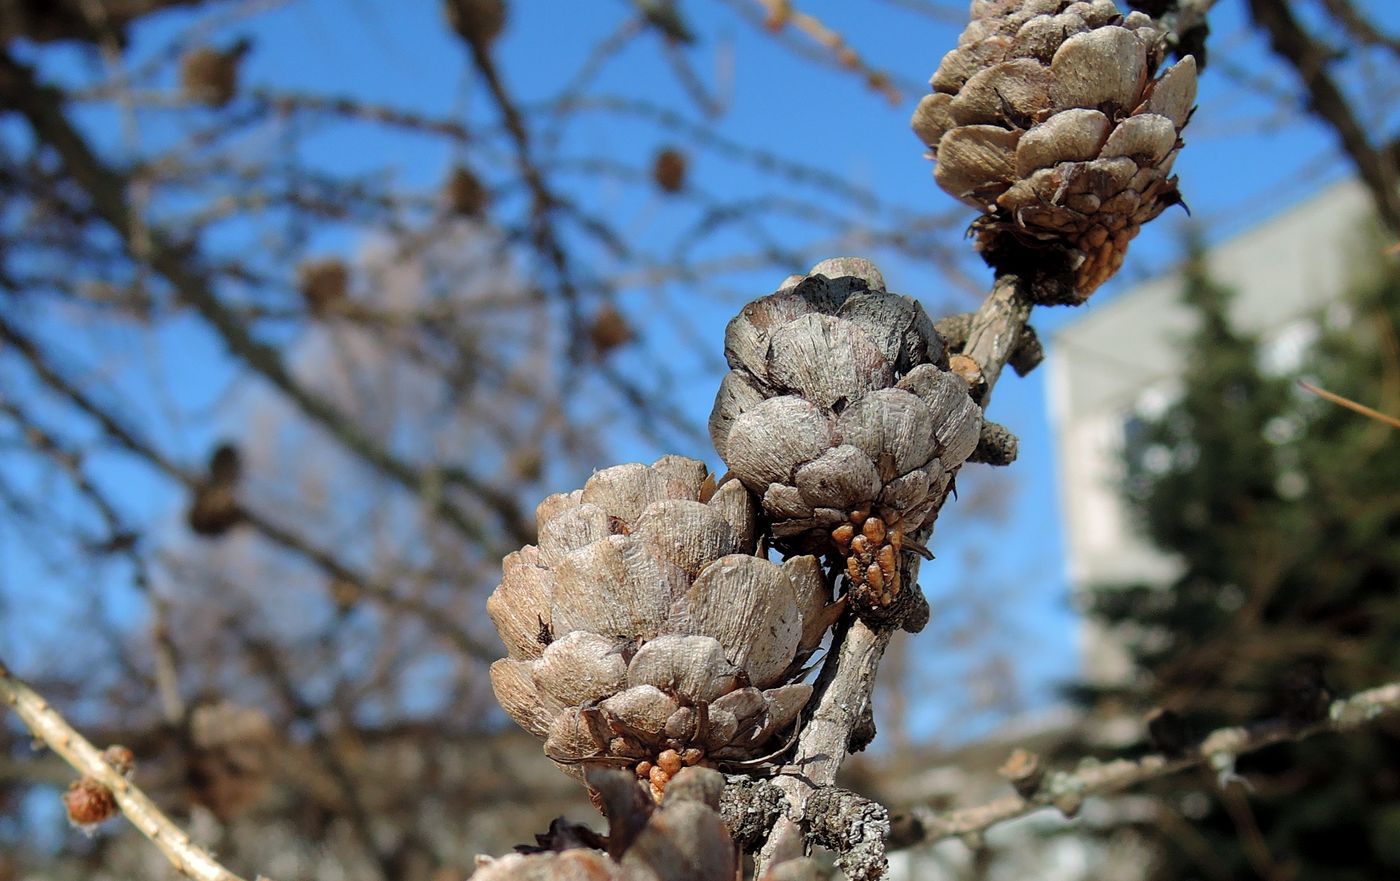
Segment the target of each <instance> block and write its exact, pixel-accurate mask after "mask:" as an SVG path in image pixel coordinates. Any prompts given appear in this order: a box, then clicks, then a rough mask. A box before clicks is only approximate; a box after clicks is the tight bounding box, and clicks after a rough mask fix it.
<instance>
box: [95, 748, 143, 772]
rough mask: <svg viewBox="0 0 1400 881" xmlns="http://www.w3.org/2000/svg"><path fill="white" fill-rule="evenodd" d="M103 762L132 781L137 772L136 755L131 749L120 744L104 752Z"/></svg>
mask: <svg viewBox="0 0 1400 881" xmlns="http://www.w3.org/2000/svg"><path fill="white" fill-rule="evenodd" d="M102 761H104V762H106V763H107V764H108V765H110V766H111V768H112V770H113V771H116V772H117V773H118V774H120V775H122V776H123V777H126V778H128V779H130V777H131V775H132V774H133V773H134V772H135V771H136V753H134V752H132V751H131V749H130V747H125V746H122V745H120V744H115V743H114V744H112V745H111V746H109V747H107V748H106V749H104V750H103V751H102Z"/></svg>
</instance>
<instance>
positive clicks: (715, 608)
mask: <svg viewBox="0 0 1400 881" xmlns="http://www.w3.org/2000/svg"><path fill="white" fill-rule="evenodd" d="M702 499H704V500H703V501H702ZM536 518H537V520H538V525H539V544H538V546H535V545H528V546H526V547H524V548H522V549H521V550H520V551H518V552H516V553H513V554H511V555H510V556H508V557H506V559H505V561H504V566H503V568H504V573H503V574H504V577H503V578H502V581H501V584H500V586H499V587H497V588H496V590H495V592H493V593H492V594H491V597H490V599H489V600H488V601H487V611H488V612H489V613H490V615H491V618H492V620H493V621H494V622H495V624H496V629H497V631H498V632H499V633H500V636H501V640H502V641H503V642H504V643H505V644H506V648H507V649H508V650H509V657H507V658H504V659H502V660H500V661H497V662H496V663H495V664H493V665H492V666H491V683H492V686H493V687H494V688H495V691H496V697H497V700H498V701H499V702H500V704H501V706H502V707H504V708H505V710H506V712H507V713H508V714H509V715H510V717H511V718H512V719H514V720H515V721H516V722H517V723H518V724H519V725H520V726H521V727H522V728H524V729H525V730H527V731H529V732H530V733H532V734H534V735H535V736H536V737H539V738H540V739H542V740H544V742H545V743H544V749H545V753H546V754H547V755H548V756H549V757H550V758H551V759H553V760H554V761H555V762H556V763H558V764H559V765H560V767H562V768H564V769H565V770H566V771H568V772H569V773H571V774H573V775H574V776H576V777H578V778H580V779H582V778H583V776H584V772H585V770H586V769H587V768H590V767H618V768H625V769H628V770H630V771H632V772H633V774H634V779H641V780H643V781H644V782H645V783H646V785H647V787H648V788H649V789H650V791H651V792H652V794H653V796H654V797H656V798H658V799H659V798H660V797H661V796H662V794H663V793H664V792H665V791H666V786H667V783H668V782H669V781H670V779H671V778H672V777H674V776H676V774H677V773H679V772H680V770H681V769H682V768H686V767H693V766H709V767H720V768H725V767H729V766H731V765H733V766H745V765H744V764H743V763H748V762H752V761H754V760H757V759H760V758H763V757H768V756H771V754H772V753H773V751H774V748H775V747H776V746H778V745H780V744H782V743H783V742H784V741H783V738H782V737H781V735H782V734H783V733H784V732H785V731H787V730H788V729H789V728H790V727H791V726H792V725H793V723H794V721H795V720H796V719H797V716H798V714H799V713H800V712H801V711H802V708H803V707H804V706H805V705H806V703H807V699H808V698H809V697H810V696H811V693H812V687H811V686H810V685H808V684H806V683H803V682H801V681H799V680H800V678H801V674H802V669H803V662H804V661H805V660H806V659H807V658H808V657H809V656H810V655H811V653H812V652H813V651H814V650H815V649H816V647H817V645H818V643H820V641H821V639H822V636H823V633H824V631H825V629H826V625H827V623H829V621H830V619H831V615H830V614H829V613H828V604H829V603H830V599H831V597H830V589H829V587H828V586H827V583H826V580H825V578H824V577H823V575H822V571H821V567H820V565H819V564H818V562H817V561H816V559H814V558H812V557H795V558H793V559H790V560H788V561H786V562H785V563H782V564H778V563H774V562H771V561H769V560H767V559H765V558H763V557H760V556H757V553H758V551H759V547H760V541H759V534H758V529H757V504H756V500H755V499H754V498H753V496H752V495H750V493H749V491H748V490H747V489H745V487H744V486H743V484H741V483H739V482H738V481H729V482H727V483H725V484H723V485H721V486H719V487H718V488H717V489H716V488H715V486H714V481H713V478H712V477H711V476H710V475H709V474H708V473H707V472H706V469H705V466H704V464H703V463H701V462H697V461H695V460H693V459H685V458H682V457H679V456H667V457H665V458H662V459H659V460H657V461H656V462H654V463H652V464H651V465H638V464H634V465H619V466H617V467H614V468H608V469H606V470H604V471H599V472H598V473H596V474H594V475H593V477H592V478H591V479H590V480H589V481H588V483H587V484H586V485H585V486H584V488H583V489H581V490H576V491H574V492H572V493H561V494H558V495H554V496H550V497H549V498H547V499H545V500H544V501H543V502H541V503H540V505H539V507H538V509H537V510H536Z"/></svg>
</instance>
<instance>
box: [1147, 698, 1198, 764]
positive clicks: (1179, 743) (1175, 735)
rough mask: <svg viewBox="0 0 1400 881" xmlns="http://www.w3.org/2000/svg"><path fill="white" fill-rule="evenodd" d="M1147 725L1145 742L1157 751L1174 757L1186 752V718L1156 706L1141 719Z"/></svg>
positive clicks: (1187, 740)
mask: <svg viewBox="0 0 1400 881" xmlns="http://www.w3.org/2000/svg"><path fill="white" fill-rule="evenodd" d="M1143 722H1144V724H1145V725H1146V726H1147V744H1148V746H1150V747H1152V748H1153V749H1155V750H1157V752H1159V753H1162V754H1163V755H1166V756H1169V757H1176V756H1179V755H1181V754H1182V753H1184V752H1186V747H1187V745H1188V744H1189V743H1190V735H1189V732H1188V731H1187V730H1186V720H1184V719H1182V718H1181V716H1180V715H1178V714H1177V713H1175V712H1174V711H1172V710H1168V709H1166V708H1164V707H1156V708H1154V709H1153V710H1151V711H1150V712H1148V714H1147V716H1146V717H1145V718H1144V719H1143Z"/></svg>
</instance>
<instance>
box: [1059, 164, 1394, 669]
mask: <svg viewBox="0 0 1400 881" xmlns="http://www.w3.org/2000/svg"><path fill="white" fill-rule="evenodd" d="M1369 214H1370V203H1369V201H1368V197H1367V195H1366V192H1365V190H1364V189H1363V188H1362V187H1361V186H1360V185H1359V184H1357V183H1355V182H1353V181H1347V182H1344V183H1340V184H1337V185H1334V186H1332V187H1329V188H1328V189H1326V190H1323V191H1322V192H1320V193H1319V194H1317V195H1316V196H1314V197H1312V198H1311V199H1309V200H1307V201H1305V202H1303V203H1301V204H1299V205H1297V206H1295V207H1293V208H1292V209H1290V210H1288V211H1286V212H1284V213H1283V214H1280V215H1278V216H1277V217H1275V218H1273V219H1271V220H1268V221H1266V222H1264V223H1263V224H1261V225H1259V226H1257V227H1255V228H1254V229H1251V230H1249V231H1248V232H1245V233H1243V234H1241V235H1239V236H1237V237H1235V238H1234V239H1231V240H1229V241H1227V242H1225V243H1224V244H1222V245H1219V246H1218V247H1216V248H1214V249H1212V250H1211V251H1210V253H1209V254H1208V257H1207V259H1208V261H1209V266H1210V271H1211V273H1212V275H1213V276H1214V278H1215V279H1216V280H1217V281H1219V282H1220V283H1221V284H1223V285H1225V286H1227V287H1229V288H1232V289H1233V290H1234V291H1235V292H1236V296H1235V298H1234V300H1233V301H1232V303H1231V315H1232V318H1233V319H1234V321H1235V323H1236V326H1237V327H1239V328H1240V329H1242V330H1245V331H1248V332H1251V333H1255V334H1258V335H1259V336H1260V337H1261V339H1262V340H1263V342H1264V346H1263V353H1262V355H1263V359H1264V361H1265V366H1266V367H1271V368H1274V369H1277V370H1287V369H1291V368H1292V367H1295V366H1296V365H1297V363H1298V360H1299V358H1300V357H1301V355H1302V353H1303V352H1304V351H1305V350H1306V348H1307V346H1308V344H1309V343H1310V342H1311V340H1312V339H1313V338H1314V337H1315V336H1316V319H1317V315H1318V314H1319V313H1320V312H1321V311H1322V310H1323V309H1324V308H1325V307H1326V305H1327V304H1328V303H1331V302H1333V301H1335V300H1337V299H1338V298H1339V297H1340V296H1341V294H1342V293H1343V292H1344V291H1345V289H1346V286H1347V284H1348V282H1349V280H1350V278H1351V277H1352V272H1351V266H1352V264H1353V263H1354V261H1355V260H1356V258H1357V257H1358V256H1361V254H1360V249H1361V248H1363V247H1366V244H1367V240H1366V238H1365V236H1359V235H1358V233H1359V232H1360V231H1361V230H1362V229H1363V228H1364V223H1365V218H1366V217H1367V216H1368V215H1369ZM1180 287H1181V281H1180V278H1179V277H1178V276H1177V275H1175V274H1172V275H1168V276H1164V277H1161V278H1157V279H1154V280H1151V281H1148V282H1145V283H1143V284H1141V285H1139V286H1137V287H1136V288H1133V289H1131V290H1128V291H1125V292H1124V293H1123V294H1121V295H1120V296H1118V297H1117V298H1115V299H1113V300H1111V301H1109V302H1107V303H1104V304H1102V305H1098V304H1095V305H1092V306H1090V307H1089V308H1088V309H1087V311H1086V312H1085V314H1084V317H1083V318H1082V319H1080V320H1078V321H1076V322H1074V323H1073V324H1070V325H1068V326H1067V327H1065V328H1063V329H1062V330H1060V331H1058V332H1057V333H1055V334H1054V335H1053V336H1052V338H1051V344H1050V346H1049V357H1048V359H1047V365H1046V366H1047V371H1048V381H1047V388H1048V394H1049V397H1050V400H1049V411H1050V419H1051V427H1052V431H1053V432H1054V434H1055V440H1056V456H1057V459H1058V470H1059V485H1060V504H1061V508H1062V511H1063V517H1064V522H1065V525H1066V530H1065V534H1066V549H1067V556H1068V568H1069V577H1070V581H1071V584H1073V585H1074V587H1075V589H1077V590H1085V589H1093V588H1095V587H1100V586H1103V585H1108V584H1114V583H1122V582H1124V581H1146V582H1149V583H1151V582H1165V581H1166V580H1168V579H1169V578H1170V577H1171V576H1172V574H1173V570H1174V563H1173V561H1172V560H1171V558H1170V557H1167V556H1165V555H1163V554H1161V553H1160V552H1158V551H1156V550H1155V549H1153V548H1152V547H1150V546H1149V545H1148V544H1147V543H1146V542H1145V541H1143V539H1142V538H1140V537H1139V535H1138V533H1137V530H1136V527H1135V525H1134V523H1133V519H1132V517H1131V514H1130V512H1129V510H1128V508H1127V506H1126V505H1125V503H1124V500H1123V498H1122V496H1121V494H1120V492H1119V489H1118V487H1119V483H1120V480H1121V477H1122V470H1121V464H1120V454H1121V451H1122V446H1123V429H1124V426H1125V424H1126V422H1127V420H1128V419H1129V418H1131V417H1132V416H1133V415H1134V414H1135V413H1142V414H1144V415H1151V414H1152V413H1154V412H1160V411H1161V410H1162V408H1164V407H1165V406H1166V405H1167V404H1169V403H1170V401H1171V400H1172V399H1173V397H1174V396H1175V395H1176V394H1177V389H1178V387H1179V380H1178V377H1179V376H1180V374H1181V371H1182V366H1183V365H1182V346H1181V342H1182V341H1183V340H1184V339H1185V338H1186V337H1188V336H1189V335H1190V333H1191V332H1192V330H1193V329H1194V324H1195V322H1194V315H1193V313H1192V312H1191V311H1190V309H1189V308H1188V307H1187V306H1185V305H1184V304H1183V303H1182V302H1181V300H1180ZM1081 641H1082V643H1081V648H1082V657H1083V659H1084V665H1085V674H1086V676H1089V677H1090V678H1094V679H1098V680H1100V681H1105V680H1107V681H1120V680H1121V678H1122V676H1123V675H1125V673H1126V671H1127V667H1126V666H1125V665H1126V661H1125V659H1124V657H1123V655H1122V652H1121V651H1120V650H1119V649H1118V647H1117V645H1116V643H1115V642H1114V641H1113V640H1112V639H1108V638H1106V635H1105V634H1104V633H1103V632H1102V631H1101V630H1100V629H1099V628H1097V627H1095V626H1094V625H1092V624H1086V625H1085V629H1084V632H1083V633H1082V635H1081Z"/></svg>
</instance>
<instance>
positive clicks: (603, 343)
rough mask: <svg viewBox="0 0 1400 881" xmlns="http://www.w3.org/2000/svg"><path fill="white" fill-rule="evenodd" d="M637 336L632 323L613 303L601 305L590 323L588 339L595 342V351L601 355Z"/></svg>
mask: <svg viewBox="0 0 1400 881" xmlns="http://www.w3.org/2000/svg"><path fill="white" fill-rule="evenodd" d="M635 336H636V332H635V331H633V330H632V325H630V324H628V323H627V319H626V318H624V317H623V316H622V313H621V312H619V311H617V307H616V306H614V305H613V304H612V303H604V304H603V305H602V306H600V307H599V309H598V311H597V312H595V313H594V314H593V320H592V321H590V322H589V323H588V339H589V341H590V342H591V343H593V351H595V352H597V353H598V354H600V355H606V354H607V353H608V352H611V351H612V350H613V349H616V348H617V347H618V346H624V345H626V344H627V343H630V342H631V341H632V340H633V338H634V337H635Z"/></svg>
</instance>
